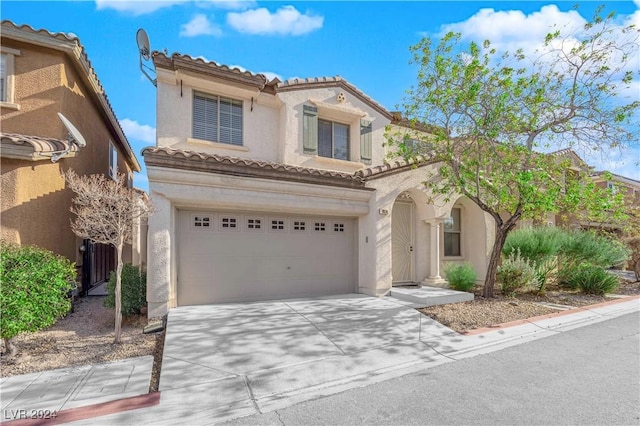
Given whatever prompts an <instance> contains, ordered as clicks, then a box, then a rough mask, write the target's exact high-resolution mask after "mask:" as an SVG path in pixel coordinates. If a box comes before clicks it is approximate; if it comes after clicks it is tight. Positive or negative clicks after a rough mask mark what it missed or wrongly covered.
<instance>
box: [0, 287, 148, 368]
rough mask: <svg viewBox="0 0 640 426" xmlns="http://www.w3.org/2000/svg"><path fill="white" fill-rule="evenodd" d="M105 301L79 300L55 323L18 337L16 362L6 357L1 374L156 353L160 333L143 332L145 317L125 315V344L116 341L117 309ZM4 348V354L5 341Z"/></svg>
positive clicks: (123, 339) (97, 298) (95, 298)
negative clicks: (106, 304)
mask: <svg viewBox="0 0 640 426" xmlns="http://www.w3.org/2000/svg"><path fill="white" fill-rule="evenodd" d="M103 300H104V297H97V296H89V297H84V298H81V299H78V300H77V302H76V303H75V307H74V312H72V313H70V314H68V315H67V316H66V317H64V318H62V319H61V320H59V321H58V322H57V323H55V324H54V325H53V326H51V327H49V328H47V329H46V330H42V331H38V332H35V333H25V334H21V335H19V336H17V337H16V338H15V339H14V341H15V344H16V346H17V348H18V355H17V356H16V358H14V360H12V361H10V360H7V359H6V358H5V357H4V356H2V358H1V359H0V361H1V362H2V366H1V369H0V372H1V377H6V376H13V375H16V374H26V373H34V372H37V371H44V370H53V369H56V368H65V367H71V366H76V365H88V364H96V363H102V362H108V361H115V360H119V359H125V358H133V357H137V356H143V355H153V354H154V350H155V347H156V340H157V339H159V335H157V334H156V335H153V334H142V329H143V327H144V326H145V325H146V324H147V319H146V317H144V316H137V317H132V318H125V319H124V320H123V322H122V343H121V344H115V343H113V339H114V310H113V309H110V308H105V307H104V306H103ZM0 349H1V350H2V352H3V353H4V344H2V345H1V346H0Z"/></svg>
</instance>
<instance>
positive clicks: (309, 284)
mask: <svg viewBox="0 0 640 426" xmlns="http://www.w3.org/2000/svg"><path fill="white" fill-rule="evenodd" d="M231 219H234V222H230V221H231ZM197 223H200V225H199V226H197V227H196V226H195V224H197ZM224 224H227V226H228V225H229V224H233V225H235V228H223V225H224ZM205 225H206V226H205ZM272 226H273V227H275V228H278V229H271V227H272ZM354 229H355V220H353V219H346V218H337V219H336V218H318V217H316V218H314V217H294V216H283V215H270V214H268V213H264V214H253V213H218V212H194V211H179V213H178V231H177V232H178V262H179V267H178V288H177V290H178V304H179V305H190V304H205V303H219V302H235V301H255V300H266V299H276V298H288V297H300V296H305V295H319V294H330V293H347V292H353V291H354V290H355V282H356V272H355V271H356V267H355V260H356V256H355V251H354V250H355V238H354V237H355V231H354Z"/></svg>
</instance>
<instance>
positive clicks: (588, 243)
mask: <svg viewBox="0 0 640 426" xmlns="http://www.w3.org/2000/svg"><path fill="white" fill-rule="evenodd" d="M629 254H630V250H629V249H628V248H627V247H626V246H625V245H624V244H623V243H621V242H619V241H616V240H613V239H611V238H609V237H605V236H601V235H597V234H595V233H593V232H588V231H580V230H574V231H568V232H567V238H566V240H565V242H564V244H563V246H562V248H561V250H560V252H559V255H560V256H561V262H560V263H559V268H558V282H559V283H560V284H561V285H563V286H565V287H567V286H568V287H573V284H572V283H571V282H570V280H571V278H572V276H573V275H574V274H575V273H576V272H577V270H578V269H580V268H581V267H583V266H589V265H591V266H597V267H600V268H603V269H607V268H611V267H613V266H617V265H620V264H622V263H624V262H625V261H626V260H627V259H628V258H629Z"/></svg>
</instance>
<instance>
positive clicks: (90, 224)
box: [66, 170, 153, 343]
mask: <svg viewBox="0 0 640 426" xmlns="http://www.w3.org/2000/svg"><path fill="white" fill-rule="evenodd" d="M66 179H67V182H68V183H69V187H70V188H71V190H72V191H73V192H75V194H76V197H75V198H74V199H73V207H72V208H71V212H72V213H74V214H75V215H76V218H75V220H72V222H71V229H72V230H73V232H74V233H75V234H76V235H77V236H79V237H81V238H88V239H90V240H92V241H94V242H96V243H101V244H110V245H112V246H113V247H115V249H116V252H117V258H118V260H117V267H116V290H115V308H116V312H115V339H114V341H115V343H120V342H121V335H122V329H121V325H122V295H121V293H122V281H121V277H122V249H123V248H124V245H125V244H127V243H131V240H132V230H133V225H134V222H135V221H136V220H138V219H143V218H146V217H148V216H149V215H150V214H151V213H152V210H153V207H152V205H151V203H150V201H149V200H148V199H147V198H144V197H141V196H140V194H139V193H137V191H136V190H134V189H130V188H127V186H126V185H125V176H124V175H123V174H118V179H117V180H112V179H110V178H108V177H106V176H104V175H91V176H78V175H77V174H76V173H75V172H74V171H73V170H69V171H68V172H67V174H66Z"/></svg>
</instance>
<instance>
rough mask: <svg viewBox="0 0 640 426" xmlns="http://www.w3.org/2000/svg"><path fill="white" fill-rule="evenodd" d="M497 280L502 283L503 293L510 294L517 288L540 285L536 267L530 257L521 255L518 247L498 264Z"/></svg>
mask: <svg viewBox="0 0 640 426" xmlns="http://www.w3.org/2000/svg"><path fill="white" fill-rule="evenodd" d="M496 281H497V282H498V283H499V284H500V289H501V291H502V294H506V295H509V294H511V293H513V292H515V291H516V290H521V289H526V288H531V287H538V283H539V281H538V276H537V275H536V269H535V267H534V266H533V265H532V264H531V263H530V262H529V260H528V259H526V258H524V257H522V256H521V255H520V250H518V249H516V250H514V251H512V252H511V254H509V256H507V258H506V259H505V260H504V261H503V262H502V265H500V266H498V271H497V273H496Z"/></svg>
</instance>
